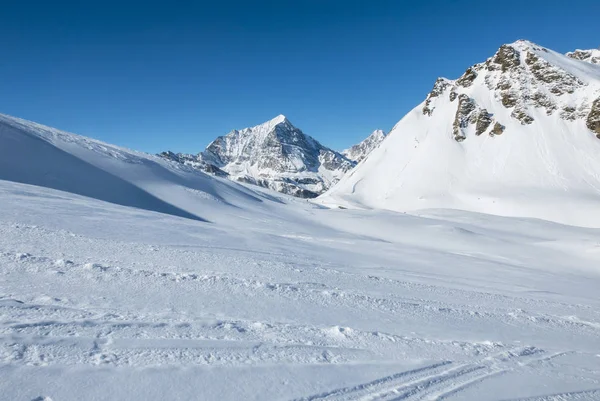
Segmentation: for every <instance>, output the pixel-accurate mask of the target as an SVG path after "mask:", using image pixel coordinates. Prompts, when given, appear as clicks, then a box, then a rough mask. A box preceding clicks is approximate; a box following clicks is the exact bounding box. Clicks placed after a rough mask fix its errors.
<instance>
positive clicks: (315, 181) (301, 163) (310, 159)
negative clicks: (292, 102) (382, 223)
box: [161, 115, 355, 198]
mask: <svg viewBox="0 0 600 401" xmlns="http://www.w3.org/2000/svg"><path fill="white" fill-rule="evenodd" d="M161 156H163V157H166V158H169V159H171V160H175V161H178V162H182V163H185V164H188V165H192V166H195V167H197V168H200V169H202V170H204V171H208V172H211V173H216V174H220V173H224V175H227V176H229V178H231V179H233V180H235V181H241V182H247V183H251V184H256V185H260V186H262V187H265V188H269V189H272V190H275V191H278V192H282V193H285V194H289V195H294V196H298V197H301V198H314V197H316V196H318V195H319V194H321V193H323V192H324V191H326V190H327V189H328V188H330V187H331V186H332V185H333V184H335V183H336V182H337V181H339V179H340V178H341V177H342V176H343V175H344V173H346V172H347V171H348V170H350V169H351V168H353V167H354V165H355V163H354V162H353V161H352V160H349V159H347V158H346V157H344V156H343V155H341V154H340V153H338V152H336V151H334V150H331V149H329V148H327V147H325V146H323V145H321V143H319V142H318V141H316V140H315V139H313V138H312V137H310V136H308V135H306V134H304V133H303V132H302V131H301V130H300V129H298V128H296V127H294V126H293V125H292V123H291V122H290V121H289V120H288V119H287V118H286V117H285V116H284V115H278V116H277V117H275V118H273V119H272V120H270V121H267V122H265V123H263V124H260V125H257V126H255V127H251V128H245V129H242V130H234V131H231V132H230V133H229V134H227V135H225V136H220V137H218V138H217V139H215V140H214V141H213V142H211V143H210V144H209V145H208V146H207V148H206V149H205V150H204V151H203V152H201V153H199V154H198V155H195V156H194V155H183V154H178V155H175V154H173V153H172V152H164V153H162V154H161ZM222 175H223V174H222Z"/></svg>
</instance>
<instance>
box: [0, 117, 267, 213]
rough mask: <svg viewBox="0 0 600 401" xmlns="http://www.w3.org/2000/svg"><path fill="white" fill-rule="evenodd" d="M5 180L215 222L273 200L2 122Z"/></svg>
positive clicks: (109, 148) (143, 157) (106, 147)
mask: <svg viewBox="0 0 600 401" xmlns="http://www.w3.org/2000/svg"><path fill="white" fill-rule="evenodd" d="M0 180H6V181H13V182H19V183H24V184H28V185H36V186H40V187H46V188H51V189H54V190H60V191H64V192H70V193H73V194H77V195H83V196H86V197H89V198H94V199H97V200H101V201H105V202H111V203H115V204H118V205H123V206H128V207H133V208H138V209H145V210H149V211H153V212H159V213H163V214H169V215H174V216H179V217H185V218H188V219H193V220H199V221H211V222H214V221H216V219H219V220H223V219H225V218H226V216H228V215H229V214H230V213H231V210H240V208H244V209H247V210H253V213H255V214H257V215H260V213H262V212H261V210H262V209H263V208H264V205H265V201H266V200H268V199H272V196H271V195H267V194H263V193H261V192H259V191H255V190H253V189H252V188H248V187H246V186H243V185H239V184H236V183H234V182H231V181H229V180H224V179H221V178H217V177H213V176H211V175H207V174H204V173H202V172H199V171H198V170H196V169H194V168H191V167H188V166H184V165H181V164H179V163H172V162H170V161H167V160H165V159H164V158H160V157H157V156H153V155H149V154H146V153H143V152H136V151H133V150H129V149H124V148H121V147H118V146H114V145H110V144H107V143H104V142H101V141H97V140H94V139H91V138H86V137H83V136H79V135H76V134H71V133H68V132H64V131H60V130H57V129H54V128H50V127H47V126H44V125H41V124H36V123H33V122H30V121H26V120H22V119H19V118H14V117H10V116H6V115H2V114H0Z"/></svg>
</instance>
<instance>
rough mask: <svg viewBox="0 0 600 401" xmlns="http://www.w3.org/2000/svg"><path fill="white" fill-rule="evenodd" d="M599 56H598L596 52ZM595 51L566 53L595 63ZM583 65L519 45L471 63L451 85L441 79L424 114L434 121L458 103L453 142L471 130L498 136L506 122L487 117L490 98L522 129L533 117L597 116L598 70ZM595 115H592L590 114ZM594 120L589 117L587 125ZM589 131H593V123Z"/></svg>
mask: <svg viewBox="0 0 600 401" xmlns="http://www.w3.org/2000/svg"><path fill="white" fill-rule="evenodd" d="M598 52H599V53H600V51H598ZM595 55H596V53H595V51H583V50H578V51H576V52H573V53H570V54H568V57H570V58H571V59H575V60H579V61H584V62H586V63H592V64H593V63H594V60H595V57H596V56H595ZM593 68H594V67H590V66H587V65H586V64H579V62H576V64H574V63H573V62H572V61H570V60H569V59H568V58H566V57H565V56H563V55H561V54H559V53H556V52H554V51H551V50H549V49H546V48H544V47H542V46H539V45H537V44H535V43H533V42H530V41H527V40H518V41H516V42H513V43H510V44H504V45H502V46H500V48H499V49H498V51H496V53H495V54H494V55H493V56H492V57H490V58H489V59H487V60H486V61H485V62H482V63H479V64H475V65H473V66H471V67H469V68H467V70H466V71H465V73H464V74H463V75H462V76H461V77H459V78H458V79H457V80H455V81H451V80H448V79H445V78H439V79H438V80H437V81H436V82H435V84H434V86H433V89H432V90H431V92H430V93H429V94H428V96H427V98H426V99H425V102H424V105H423V108H422V112H423V114H424V115H426V116H430V117H431V116H432V114H433V113H434V112H435V108H436V105H438V104H440V103H441V104H443V103H444V102H454V101H455V100H456V99H457V98H458V102H456V106H455V107H456V112H455V117H454V121H453V124H452V126H453V137H454V138H455V139H456V140H457V141H463V140H465V139H467V135H466V133H467V132H468V131H469V130H470V129H469V127H470V126H471V125H473V126H474V128H475V129H474V133H475V135H481V134H482V133H484V132H488V133H489V134H490V135H492V136H493V135H498V133H499V132H503V129H500V127H505V126H507V125H508V124H506V123H507V121H506V117H502V116H501V115H500V114H504V113H495V115H492V114H491V113H490V112H488V110H487V109H488V108H489V106H488V105H487V104H484V103H489V101H488V100H487V98H486V96H484V95H483V94H484V93H489V95H487V96H488V97H489V96H491V98H492V99H494V100H496V101H498V102H499V103H500V104H501V105H502V106H503V108H504V109H505V110H506V111H508V112H510V113H509V118H511V119H514V120H517V121H518V122H519V123H520V124H521V125H529V124H532V123H534V121H535V119H536V118H537V117H535V115H536V114H538V113H539V111H543V112H544V114H545V115H548V116H550V115H553V114H554V113H557V114H558V115H559V116H560V118H561V119H562V120H565V121H575V120H583V119H585V118H586V117H588V115H590V113H592V114H593V115H595V112H594V110H595V105H596V104H598V103H600V101H599V102H596V100H597V98H598V96H599V95H600V92H599V88H598V81H597V80H596V79H595V77H597V74H598V71H597V70H593ZM593 112H594V113H593ZM590 119H592V120H593V118H588V121H589V120H590ZM588 126H592V127H594V129H592V128H590V130H592V132H596V131H595V127H596V125H595V123H593V124H592V123H590V124H588Z"/></svg>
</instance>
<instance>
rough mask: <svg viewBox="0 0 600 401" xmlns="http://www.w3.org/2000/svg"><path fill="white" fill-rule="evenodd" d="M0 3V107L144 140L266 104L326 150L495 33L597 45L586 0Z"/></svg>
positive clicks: (215, 123)
mask: <svg viewBox="0 0 600 401" xmlns="http://www.w3.org/2000/svg"><path fill="white" fill-rule="evenodd" d="M11 3H13V4H4V3H3V6H2V23H1V25H0V33H1V35H2V37H1V38H2V39H1V41H0V46H1V47H0V48H1V49H2V55H1V56H0V57H1V59H0V93H1V96H0V112H1V113H5V114H10V115H15V116H18V117H22V118H26V119H30V120H34V121H37V122H40V123H43V124H47V125H50V126H53V127H56V128H60V129H64V130H67V131H71V132H75V133H79V134H82V135H87V136H91V137H94V138H98V139H101V140H104V141H107V142H110V143H115V144H118V145H122V146H127V147H130V148H134V149H138V150H144V151H148V152H158V151H161V150H166V149H171V150H175V151H183V152H194V153H195V152H198V151H200V150H202V149H203V148H204V146H206V145H207V144H208V143H209V142H210V141H211V140H212V139H214V138H215V137H216V136H218V135H223V134H225V133H227V132H229V131H230V130H232V129H234V128H244V127H247V126H252V125H256V124H259V123H261V122H263V121H266V120H269V119H271V118H273V117H275V116H276V115H278V114H285V115H286V116H287V117H288V118H289V119H290V120H291V121H292V123H294V125H296V126H297V127H299V128H301V129H302V130H303V131H304V132H305V133H307V134H309V135H312V136H314V137H315V138H317V139H318V140H319V141H321V142H322V143H324V144H325V145H328V146H330V147H332V148H335V149H338V150H339V149H342V148H345V147H347V146H349V145H351V144H353V143H356V142H358V141H360V140H361V139H362V138H363V137H365V136H367V135H368V134H369V133H370V132H371V131H372V130H374V129H376V128H381V129H384V130H386V131H387V130H389V129H390V128H391V127H392V126H393V125H394V124H395V123H396V122H397V121H398V120H399V119H400V118H401V117H402V116H403V115H404V114H405V113H406V112H408V111H409V110H410V109H412V108H413V107H414V106H415V105H417V104H418V103H420V102H421V101H422V100H423V99H424V97H425V96H426V94H427V92H428V91H429V90H430V89H431V86H432V85H433V82H434V81H435V79H436V78H437V77H438V76H445V77H448V78H457V77H458V76H460V75H461V74H462V72H464V70H465V69H466V68H467V67H468V66H469V65H471V64H474V63H476V62H479V61H483V60H485V59H486V58H487V57H489V56H491V55H492V54H493V53H494V52H495V50H496V49H497V48H498V47H499V46H500V45H501V44H502V43H509V42H513V41H515V40H516V39H520V38H523V39H529V40H531V41H533V42H536V43H539V44H541V45H544V46H546V47H549V48H552V49H554V50H557V51H560V52H566V51H569V50H573V49H575V48H584V49H585V48H594V47H598V46H600V23H599V22H598V18H599V17H598V16H600V1H597V0H595V1H584V0H581V1H569V2H565V1H548V0H546V1H537V0H534V1H523V0H521V1H513V0H508V1H503V2H487V1H459V0H456V1H434V0H431V1H427V2H420V1H401V0H395V1H394V0H380V1H378V0H371V1H367V0H364V1H352V0H345V1H338V0H297V1H283V0H279V1H270V2H268V1H260V0H257V1H229V0H221V1H218V2H217V1H215V2H209V1H187V2H178V1H170V2H137V1H126V0H121V1H118V2H117V1H113V0H106V1H101V2H95V1H56V2H50V1H21V2H17V1H14V2H11Z"/></svg>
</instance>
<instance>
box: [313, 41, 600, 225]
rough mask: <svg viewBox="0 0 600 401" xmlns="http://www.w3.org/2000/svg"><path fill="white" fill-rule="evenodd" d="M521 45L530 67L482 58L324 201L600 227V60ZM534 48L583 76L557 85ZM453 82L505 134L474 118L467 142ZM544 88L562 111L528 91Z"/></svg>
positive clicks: (552, 69) (562, 73)
mask: <svg viewBox="0 0 600 401" xmlns="http://www.w3.org/2000/svg"><path fill="white" fill-rule="evenodd" d="M511 46H513V47H514V48H515V49H517V51H518V52H519V53H520V58H521V62H522V67H521V68H522V69H521V70H511V71H508V72H502V71H500V70H489V69H488V67H487V66H486V65H485V64H481V65H478V66H475V67H477V68H478V70H477V71H478V72H477V77H476V78H475V80H474V82H473V83H472V85H470V86H465V87H463V86H460V85H458V84H455V82H456V81H445V83H446V84H448V85H449V86H448V87H447V88H446V89H445V90H444V91H443V92H442V93H441V94H440V95H439V96H437V97H434V98H432V100H431V103H430V105H429V106H428V107H430V108H432V109H433V112H432V114H431V115H427V114H425V113H424V112H423V111H422V110H423V108H424V106H425V104H426V103H425V102H424V103H421V104H420V105H419V106H417V107H416V108H415V109H414V110H412V111H411V112H409V113H408V114H407V115H406V116H405V117H404V118H403V119H402V120H401V121H400V122H398V124H397V125H396V126H395V127H394V128H393V130H392V131H391V132H390V134H389V135H388V136H387V137H386V140H385V141H383V142H382V144H381V145H380V146H379V147H378V148H376V149H375V150H374V151H373V152H372V153H371V154H370V156H369V157H368V158H367V159H366V160H365V161H363V162H362V163H361V164H360V165H359V166H357V168H355V169H354V170H352V171H351V172H349V173H348V174H347V175H346V176H344V178H342V180H341V181H340V182H339V183H338V184H337V185H336V186H335V187H333V188H332V189H330V190H329V191H328V192H327V193H325V194H324V195H322V196H321V197H320V198H319V202H320V203H321V204H324V205H329V206H334V207H335V206H343V207H347V208H367V209H369V208H374V209H388V210H394V211H417V210H426V209H437V208H453V209H460V210H466V211H472V212H478V213H489V214H494V215H504V216H517V217H535V218H541V219H544V220H550V221H556V222H560V223H565V224H571V225H579V226H587V227H600V212H599V211H598V207H597V205H598V204H599V202H600V159H598V157H597V156H598V154H599V153H600V140H598V138H596V136H595V134H594V133H592V132H591V131H590V130H589V129H588V128H587V127H586V122H585V118H584V116H585V115H587V113H588V112H589V108H590V105H591V102H592V101H593V100H594V99H596V98H598V97H600V66H598V65H594V64H590V63H587V62H583V61H579V60H575V59H571V58H569V57H566V56H563V55H561V54H558V53H556V52H553V51H551V50H548V49H543V48H541V47H540V46H538V45H535V44H533V43H531V42H527V41H518V42H515V43H513V44H512V45H511ZM528 53H533V54H535V55H536V56H537V57H538V58H539V59H541V60H545V61H547V62H548V63H549V64H550V66H549V67H547V71H548V74H550V73H556V74H557V75H559V77H564V82H570V81H569V79H571V78H570V76H573V77H575V78H573V79H575V80H576V79H579V80H580V81H581V84H577V83H576V82H575V83H573V84H572V85H573V86H572V87H571V86H568V85H566V84H565V85H566V86H560V87H559V89H560V90H561V91H563V93H562V94H559V95H557V94H555V93H553V92H552V90H553V89H555V88H556V86H553V85H562V81H558V83H549V84H545V83H543V82H539V81H538V80H536V79H535V78H534V77H533V75H532V73H531V72H530V71H531V69H530V67H529V66H527V65H526V64H525V62H524V60H526V58H527V54H528ZM479 68H480V69H479ZM544 68H546V67H544ZM569 74H570V75H569ZM502 82H504V83H508V84H510V85H512V88H511V90H513V91H514V90H518V91H517V92H515V93H517V96H519V100H518V102H519V103H517V108H518V107H521V108H522V110H523V111H524V112H525V113H526V114H528V115H529V116H531V117H532V118H533V123H531V124H529V125H526V124H525V125H524V124H522V123H521V122H520V121H519V120H517V119H516V118H514V117H513V116H512V113H514V110H515V108H514V107H510V108H507V107H505V106H504V105H503V104H502V102H501V98H500V96H501V95H502V92H501V91H500V90H498V89H497V88H498V86H497V84H499V83H502ZM490 88H491V89H490ZM571 90H572V91H573V93H569V91H571ZM450 91H456V92H457V94H464V95H466V96H468V98H469V99H471V100H472V101H473V102H474V103H475V104H476V105H477V107H480V108H481V109H485V110H487V112H489V113H490V115H491V116H492V118H493V119H494V121H498V122H499V123H501V124H502V125H503V126H504V127H505V129H504V133H503V134H502V135H493V136H492V135H489V134H488V132H486V133H483V134H482V135H479V136H477V135H475V133H474V124H469V125H468V126H467V128H465V131H464V134H465V135H466V139H465V140H463V141H462V142H457V141H456V140H455V139H454V138H453V120H454V119H455V115H456V113H457V104H458V103H459V100H457V99H454V100H452V99H451V98H450V96H449V92H450ZM536 93H540V94H543V95H544V96H547V99H549V102H550V103H551V104H552V105H553V106H554V107H556V110H555V111H553V112H551V114H549V113H550V111H548V110H546V109H544V108H543V107H539V106H535V105H534V104H532V102H530V103H528V100H523V99H532V98H533V96H534V94H536ZM428 102H429V100H428ZM568 107H572V108H573V110H574V113H575V115H576V116H575V117H573V118H572V119H567V118H564V116H563V114H564V112H565V108H568ZM567 110H568V109H567ZM575 110H576V111H575ZM580 114H581V115H580ZM492 125H493V124H492ZM488 131H489V129H488Z"/></svg>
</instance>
